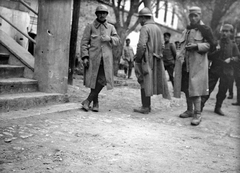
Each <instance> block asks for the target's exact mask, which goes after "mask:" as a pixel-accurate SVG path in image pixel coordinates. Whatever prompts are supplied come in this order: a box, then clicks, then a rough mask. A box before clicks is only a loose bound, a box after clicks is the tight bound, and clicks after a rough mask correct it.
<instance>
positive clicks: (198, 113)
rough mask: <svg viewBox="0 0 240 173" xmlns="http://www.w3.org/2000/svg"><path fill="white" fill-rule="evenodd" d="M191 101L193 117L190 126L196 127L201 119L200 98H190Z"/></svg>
mask: <svg viewBox="0 0 240 173" xmlns="http://www.w3.org/2000/svg"><path fill="white" fill-rule="evenodd" d="M191 100H192V102H193V105H194V115H193V119H192V121H191V125H194V126H197V125H199V124H200V122H201V120H202V117H201V97H200V96H196V97H191Z"/></svg>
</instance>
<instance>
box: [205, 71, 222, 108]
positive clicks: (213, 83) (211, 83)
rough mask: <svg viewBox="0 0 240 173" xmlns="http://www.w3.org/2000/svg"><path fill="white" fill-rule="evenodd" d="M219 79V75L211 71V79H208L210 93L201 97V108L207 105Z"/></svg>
mask: <svg viewBox="0 0 240 173" xmlns="http://www.w3.org/2000/svg"><path fill="white" fill-rule="evenodd" d="M218 79H219V76H218V75H216V74H213V73H211V72H209V80H208V86H209V94H208V95H205V96H202V97H201V109H203V107H204V106H205V103H206V102H207V100H208V99H209V97H210V94H211V93H212V91H213V90H214V88H215V86H216V84H217V82H218Z"/></svg>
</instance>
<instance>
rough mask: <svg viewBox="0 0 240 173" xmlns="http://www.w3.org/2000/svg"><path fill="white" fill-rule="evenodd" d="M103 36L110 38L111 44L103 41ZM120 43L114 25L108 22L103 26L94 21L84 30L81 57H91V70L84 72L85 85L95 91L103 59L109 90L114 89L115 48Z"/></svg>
mask: <svg viewBox="0 0 240 173" xmlns="http://www.w3.org/2000/svg"><path fill="white" fill-rule="evenodd" d="M102 36H109V37H110V38H111V41H110V42H103V41H101V37H102ZM119 42H120V39H119V36H118V34H117V32H116V29H115V28H114V26H113V25H111V24H109V23H108V22H107V21H106V22H105V23H103V24H101V23H99V22H98V21H97V20H94V22H93V23H91V24H88V25H87V26H86V28H85V30H84V33H83V37H82V41H81V57H82V58H83V57H86V56H88V57H89V68H88V69H85V72H84V85H85V86H86V87H89V88H92V89H94V88H95V86H96V81H97V75H98V70H99V66H100V63H101V59H103V65H104V72H105V77H106V81H107V89H112V88H113V83H114V81H113V53H112V49H113V46H117V45H118V44H119Z"/></svg>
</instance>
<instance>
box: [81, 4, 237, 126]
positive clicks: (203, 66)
mask: <svg viewBox="0 0 240 173" xmlns="http://www.w3.org/2000/svg"><path fill="white" fill-rule="evenodd" d="M95 14H96V16H97V19H96V20H94V21H93V23H91V24H89V25H87V27H86V29H85V31H84V34H83V38H82V42H81V57H82V60H83V65H84V85H85V86H86V87H89V88H91V92H90V93H89V96H88V97H87V99H86V100H84V101H83V102H82V108H83V109H84V110H85V111H88V110H89V109H90V104H91V102H93V106H92V111H96V112H98V111H99V102H98V94H99V92H100V91H101V90H102V88H103V87H104V86H105V85H106V86H107V89H112V88H113V54H112V48H113V46H117V45H118V44H119V43H120V39H119V36H118V34H117V32H116V30H115V28H114V26H113V25H111V24H109V23H108V22H107V21H106V17H107V15H108V9H107V7H106V6H104V5H100V6H98V7H97V8H96V11H95ZM201 14H202V11H201V9H200V8H199V7H191V8H190V9H189V21H190V25H188V26H187V28H186V29H185V31H184V32H183V34H182V37H181V39H180V40H179V50H178V53H177V54H176V49H175V46H174V45H173V44H172V43H170V42H169V40H170V37H171V34H170V33H164V40H165V43H164V46H162V45H163V34H162V31H161V29H160V27H159V26H158V25H157V24H156V23H155V22H154V20H153V16H152V12H151V11H150V10H149V9H148V8H143V9H142V10H141V11H140V12H139V13H138V18H139V22H140V24H141V26H142V28H141V30H140V36H139V41H138V45H137V51H136V55H135V56H134V69H135V75H136V77H137V80H138V83H139V84H140V86H141V102H142V105H141V106H140V107H139V108H136V109H134V112H138V113H143V114H148V113H149V112H151V96H153V95H158V94H162V95H163V97H164V98H170V94H169V90H168V84H167V80H166V76H165V70H167V72H168V74H169V77H170V81H171V82H172V85H173V87H174V96H175V97H180V95H181V91H182V92H184V93H185V96H186V102H187V110H186V111H185V112H184V113H182V114H180V117H181V118H188V117H192V120H191V124H192V125H199V124H200V122H201V119H202V117H201V112H202V110H203V108H204V105H205V103H206V101H207V100H208V98H209V96H210V94H211V92H212V91H213V89H214V87H215V85H216V83H217V81H218V80H219V79H220V84H219V91H218V94H217V101H216V106H215V110H214V111H215V113H217V114H219V115H224V113H223V112H222V110H221V106H222V103H223V100H224V99H225V97H226V92H227V88H228V82H229V81H228V80H229V76H230V75H231V76H232V75H233V64H234V65H235V68H236V69H238V70H239V68H240V67H239V64H238V61H239V57H240V54H239V50H238V48H237V45H236V43H235V42H234V41H232V40H231V39H230V35H231V34H232V31H233V27H232V25H230V24H225V25H223V27H222V29H221V34H222V36H221V39H220V41H219V43H218V44H215V41H214V37H213V34H212V31H211V28H209V27H208V26H206V25H204V23H203V22H202V21H201ZM129 44H130V40H129V39H127V40H126V46H125V47H124V51H123V56H124V58H125V59H126V61H127V62H128V65H129V66H128V67H130V68H129V69H126V71H125V72H126V73H127V70H130V71H129V72H128V78H130V76H131V68H132V63H133V50H132V48H131V47H130V46H129ZM128 57H130V58H128ZM209 60H210V61H209ZM209 62H211V66H210V65H209V64H210V63H209ZM236 64H238V66H236ZM209 68H210V69H209ZM174 71H175V77H174V78H173V73H174ZM238 74H239V73H238ZM239 77H240V74H239V76H238V78H237V80H236V82H237V86H238V93H239V92H240V88H239V86H240V83H239ZM239 97H240V95H239V94H238V96H237V103H235V105H240V100H239V99H240V98H239Z"/></svg>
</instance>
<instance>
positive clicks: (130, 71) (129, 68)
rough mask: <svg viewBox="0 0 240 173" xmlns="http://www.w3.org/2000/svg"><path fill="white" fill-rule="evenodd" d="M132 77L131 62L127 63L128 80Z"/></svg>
mask: <svg viewBox="0 0 240 173" xmlns="http://www.w3.org/2000/svg"><path fill="white" fill-rule="evenodd" d="M131 75H132V62H129V67H128V78H130V77H131Z"/></svg>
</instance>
